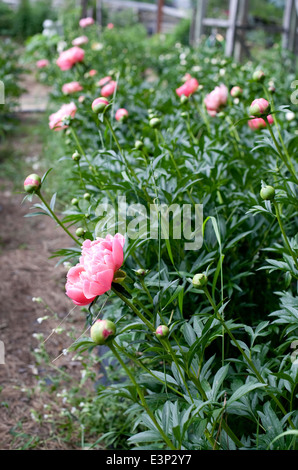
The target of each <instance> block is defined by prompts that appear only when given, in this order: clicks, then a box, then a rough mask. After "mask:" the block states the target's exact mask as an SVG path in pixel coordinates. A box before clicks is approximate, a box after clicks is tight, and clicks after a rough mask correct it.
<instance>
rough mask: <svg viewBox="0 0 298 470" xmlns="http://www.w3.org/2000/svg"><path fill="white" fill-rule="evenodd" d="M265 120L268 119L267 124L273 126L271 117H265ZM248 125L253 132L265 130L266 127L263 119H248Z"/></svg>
mask: <svg viewBox="0 0 298 470" xmlns="http://www.w3.org/2000/svg"><path fill="white" fill-rule="evenodd" d="M267 119H268V122H269V124H273V117H272V116H271V114H269V115H268V116H267ZM248 125H249V127H250V128H251V129H252V130H253V131H259V130H261V129H265V128H266V127H267V123H266V121H265V119H263V118H253V119H250V120H249V121H248Z"/></svg>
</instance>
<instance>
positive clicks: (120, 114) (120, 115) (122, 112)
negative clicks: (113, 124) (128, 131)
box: [115, 108, 128, 121]
mask: <svg viewBox="0 0 298 470" xmlns="http://www.w3.org/2000/svg"><path fill="white" fill-rule="evenodd" d="M127 118H128V111H127V110H126V109H125V108H119V109H117V111H116V114H115V119H116V121H124V120H125V119H127Z"/></svg>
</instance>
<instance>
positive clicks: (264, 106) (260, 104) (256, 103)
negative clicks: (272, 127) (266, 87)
mask: <svg viewBox="0 0 298 470" xmlns="http://www.w3.org/2000/svg"><path fill="white" fill-rule="evenodd" d="M269 112H270V104H269V103H268V101H267V100H265V99H264V98H257V99H256V100H253V102H252V103H251V105H250V107H249V114H250V115H251V116H262V115H263V114H269Z"/></svg>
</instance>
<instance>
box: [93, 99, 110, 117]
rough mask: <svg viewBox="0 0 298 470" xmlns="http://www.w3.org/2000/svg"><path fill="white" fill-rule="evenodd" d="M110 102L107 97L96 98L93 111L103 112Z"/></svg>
mask: <svg viewBox="0 0 298 470" xmlns="http://www.w3.org/2000/svg"><path fill="white" fill-rule="evenodd" d="M108 104H109V102H108V100H107V99H106V98H103V97H99V98H96V99H95V100H94V101H93V103H92V105H91V107H92V111H94V112H95V113H102V112H103V111H104V110H105V108H106V106H107V105H108Z"/></svg>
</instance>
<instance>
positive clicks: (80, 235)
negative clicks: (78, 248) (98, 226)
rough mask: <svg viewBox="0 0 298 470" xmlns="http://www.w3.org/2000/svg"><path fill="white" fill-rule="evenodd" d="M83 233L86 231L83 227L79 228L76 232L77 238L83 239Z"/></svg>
mask: <svg viewBox="0 0 298 470" xmlns="http://www.w3.org/2000/svg"><path fill="white" fill-rule="evenodd" d="M85 233H86V230H85V229H84V228H83V227H79V228H77V230H76V236H77V237H83V236H84V234H85Z"/></svg>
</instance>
